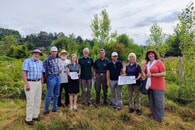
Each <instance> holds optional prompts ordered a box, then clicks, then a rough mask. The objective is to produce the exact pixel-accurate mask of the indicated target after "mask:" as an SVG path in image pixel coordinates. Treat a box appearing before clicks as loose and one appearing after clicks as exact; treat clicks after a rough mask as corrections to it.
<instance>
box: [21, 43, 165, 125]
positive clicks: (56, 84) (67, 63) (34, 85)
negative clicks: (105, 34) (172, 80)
mask: <svg viewBox="0 0 195 130" xmlns="http://www.w3.org/2000/svg"><path fill="white" fill-rule="evenodd" d="M105 53H106V52H105V50H104V49H100V50H99V58H98V59H96V60H95V61H94V60H93V58H92V57H90V56H89V49H88V48H84V49H83V57H81V58H79V59H77V55H76V54H72V55H71V57H70V60H69V59H67V56H68V52H67V51H66V50H62V51H61V52H60V53H59V56H60V58H57V55H58V49H57V48H56V47H55V46H54V47H51V49H50V55H49V57H47V58H46V59H45V60H44V62H43V63H42V62H41V61H40V60H39V58H40V57H41V56H42V55H43V54H42V52H41V51H40V50H38V49H36V50H34V51H32V58H29V59H26V60H25V61H24V63H23V67H22V75H23V80H24V84H25V87H24V89H25V94H26V100H27V105H26V118H25V122H26V123H27V124H28V125H33V121H39V120H40V118H39V114H40V105H41V95H42V88H43V87H44V83H46V87H47V92H46V96H45V107H44V115H47V114H49V113H50V110H49V106H50V104H51V100H52V99H53V106H52V112H56V111H57V110H58V107H60V106H63V103H62V101H61V99H62V91H63V89H64V90H65V95H64V97H65V103H64V104H65V105H66V106H68V105H69V106H70V108H69V109H70V110H73V109H77V98H78V95H77V94H78V93H79V90H80V87H79V86H80V84H81V90H82V93H81V100H82V104H83V105H88V106H92V94H91V89H92V82H93V80H95V84H94V88H95V90H96V106H97V107H98V106H100V105H102V104H101V101H100V93H101V89H102V90H103V105H104V106H108V105H109V103H108V94H107V93H108V87H110V89H111V105H112V108H113V109H118V110H119V111H120V110H122V86H121V85H118V78H119V76H135V79H134V80H136V83H135V84H130V85H127V87H128V93H129V113H133V112H134V111H136V114H137V115H141V108H140V92H139V87H140V84H141V81H140V79H141V77H145V78H147V84H146V87H147V89H149V93H148V95H149V96H148V97H149V106H150V110H151V112H152V114H151V116H150V118H153V119H155V120H157V121H159V122H162V121H163V118H164V91H165V80H164V76H165V71H166V70H165V67H164V64H163V63H162V62H161V61H160V60H158V56H157V54H156V52H155V51H153V50H149V51H147V53H146V58H145V59H146V64H145V65H144V67H143V71H142V69H141V66H140V65H139V64H138V63H137V62H136V55H135V53H130V54H129V55H128V60H129V64H128V65H126V69H125V71H124V69H123V64H122V62H121V61H120V60H118V53H117V52H112V54H111V61H109V60H108V59H106V58H105ZM44 81H45V82H44ZM134 99H135V101H134Z"/></svg>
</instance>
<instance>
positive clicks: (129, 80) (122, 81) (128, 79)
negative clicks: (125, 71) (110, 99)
mask: <svg viewBox="0 0 195 130" xmlns="http://www.w3.org/2000/svg"><path fill="white" fill-rule="evenodd" d="M126 84H136V80H135V76H119V78H118V85H126Z"/></svg>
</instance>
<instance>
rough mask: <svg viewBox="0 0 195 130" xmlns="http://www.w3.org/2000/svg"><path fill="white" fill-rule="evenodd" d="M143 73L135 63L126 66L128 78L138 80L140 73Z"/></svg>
mask: <svg viewBox="0 0 195 130" xmlns="http://www.w3.org/2000/svg"><path fill="white" fill-rule="evenodd" d="M141 72H142V70H141V67H140V65H139V64H138V63H134V64H133V65H132V66H131V65H130V64H128V65H127V66H126V70H125V73H126V74H127V76H135V77H136V78H137V77H138V75H139V73H141Z"/></svg>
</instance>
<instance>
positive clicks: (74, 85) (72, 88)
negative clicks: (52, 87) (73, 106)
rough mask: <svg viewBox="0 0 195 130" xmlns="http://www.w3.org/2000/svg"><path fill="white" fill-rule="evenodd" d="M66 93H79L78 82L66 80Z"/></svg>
mask: <svg viewBox="0 0 195 130" xmlns="http://www.w3.org/2000/svg"><path fill="white" fill-rule="evenodd" d="M68 93H69V94H77V93H79V80H78V79H77V80H72V79H69V80H68Z"/></svg>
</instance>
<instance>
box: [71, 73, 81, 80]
mask: <svg viewBox="0 0 195 130" xmlns="http://www.w3.org/2000/svg"><path fill="white" fill-rule="evenodd" d="M70 78H71V79H79V77H78V74H77V72H70Z"/></svg>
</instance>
